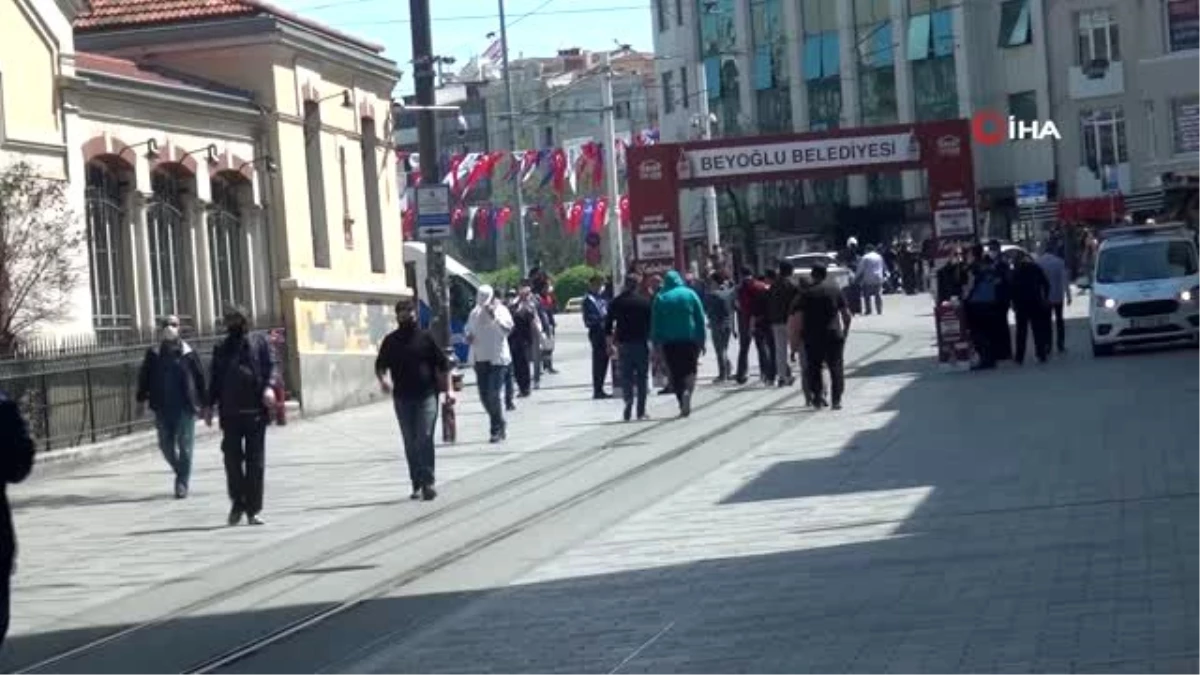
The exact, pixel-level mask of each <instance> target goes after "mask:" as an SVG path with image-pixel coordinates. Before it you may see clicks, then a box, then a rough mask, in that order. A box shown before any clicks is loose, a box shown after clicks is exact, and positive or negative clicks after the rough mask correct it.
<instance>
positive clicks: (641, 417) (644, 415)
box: [638, 412, 650, 422]
mask: <svg viewBox="0 0 1200 675" xmlns="http://www.w3.org/2000/svg"><path fill="white" fill-rule="evenodd" d="M649 419H650V415H649V414H647V413H644V412H640V413H638V421H639V422H645V421H647V420H649Z"/></svg>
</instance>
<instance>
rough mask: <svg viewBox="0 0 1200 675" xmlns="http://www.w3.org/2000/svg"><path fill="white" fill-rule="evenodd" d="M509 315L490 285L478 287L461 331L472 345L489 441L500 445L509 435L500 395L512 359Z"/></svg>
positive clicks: (510, 318) (476, 380) (476, 379)
mask: <svg viewBox="0 0 1200 675" xmlns="http://www.w3.org/2000/svg"><path fill="white" fill-rule="evenodd" d="M512 329H513V319H512V314H511V313H510V312H509V311H508V308H506V307H505V306H504V303H502V302H500V301H499V300H498V299H497V298H496V292H495V291H494V290H493V289H492V287H491V286H480V287H479V291H478V293H477V294H476V296H475V309H472V310H471V315H470V316H469V317H468V318H467V325H466V328H465V330H464V332H465V333H466V337H467V344H468V345H470V346H471V362H472V363H474V364H475V386H477V387H478V388H479V398H480V400H481V401H482V402H483V409H484V410H486V411H487V414H488V419H489V422H490V426H491V442H492V443H499V442H500V441H502V440H504V439H505V438H507V436H508V428H507V425H506V423H505V421H504V408H503V407H502V406H501V404H500V392H501V391H502V390H503V389H504V372H505V370H506V369H507V368H508V364H509V363H511V361H512V358H511V355H510V354H509V348H508V334H509V333H510V332H512Z"/></svg>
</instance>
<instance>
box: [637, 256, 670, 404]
mask: <svg viewBox="0 0 1200 675" xmlns="http://www.w3.org/2000/svg"><path fill="white" fill-rule="evenodd" d="M644 283H645V286H646V288H645V291H646V297H648V298H650V304H651V305H653V304H654V299H655V298H657V297H658V294H659V293H660V292H661V291H662V285H663V279H662V275H660V274H650V275H647V276H646V277H645V281H644ZM650 377H651V380H652V383H653V385H654V387H655V388H657V389H658V395H659V396H669V395H671V394H674V393H675V392H674V391H672V390H671V382H670V379H669V378H668V377H667V364H666V363H664V362H663V356H662V350H660V349H658V348H657V347H655V346H654V345H651V346H650Z"/></svg>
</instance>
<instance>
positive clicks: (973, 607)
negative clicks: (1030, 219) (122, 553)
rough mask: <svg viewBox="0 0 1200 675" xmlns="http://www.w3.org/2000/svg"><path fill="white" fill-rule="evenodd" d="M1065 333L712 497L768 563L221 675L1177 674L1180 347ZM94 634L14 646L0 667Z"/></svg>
mask: <svg viewBox="0 0 1200 675" xmlns="http://www.w3.org/2000/svg"><path fill="white" fill-rule="evenodd" d="M1076 336H1077V337H1076V338H1075V339H1073V341H1072V344H1071V348H1072V353H1073V354H1076V355H1075V356H1071V357H1068V358H1066V359H1060V360H1056V361H1055V362H1052V363H1051V364H1048V365H1047V366H1045V367H1029V366H1026V367H1025V368H1023V369H1017V368H1015V367H1008V368H1003V369H1001V370H999V371H995V372H992V373H970V374H968V373H940V372H932V373H927V372H924V371H923V370H921V368H920V367H919V366H918V365H917V364H916V363H913V364H910V370H905V369H904V368H902V367H899V366H897V367H896V369H895V370H894V371H892V372H896V373H907V374H908V375H909V376H911V378H912V379H911V381H910V382H908V383H907V384H906V385H904V386H903V387H902V388H901V389H900V390H899V391H897V392H896V393H895V394H894V395H892V396H891V397H890V398H888V399H887V400H886V401H884V402H883V404H882V405H881V406H880V407H879V408H878V409H877V410H874V411H871V412H869V413H866V414H865V415H864V417H872V418H874V419H876V420H879V421H882V423H881V424H878V425H875V426H873V427H872V425H869V424H864V425H862V426H864V427H868V428H866V429H865V430H862V431H858V432H856V433H852V434H851V437H850V440H849V441H847V442H844V443H841V444H840V448H832V449H830V451H829V456H820V457H814V458H813V459H809V460H803V461H795V460H791V461H783V462H778V463H775V464H773V465H770V466H769V467H768V468H767V469H766V471H764V472H763V473H761V474H760V475H758V476H757V477H755V478H754V479H752V480H751V481H750V482H749V483H747V484H745V485H744V486H743V487H741V488H740V489H738V490H737V491H736V492H735V493H733V494H732V495H730V496H729V497H727V498H725V499H724V500H722V501H721V502H720V504H719V505H717V506H716V507H715V513H716V514H717V515H718V516H720V514H722V513H723V512H731V510H737V509H746V508H748V507H750V508H754V509H764V510H767V512H768V513H769V514H776V516H775V517H774V518H773V519H772V520H770V527H763V526H761V525H760V527H763V534H762V535H761V536H762V537H765V538H767V541H762V542H757V543H762V544H764V546H763V548H771V547H772V546H777V547H778V548H779V549H780V550H775V551H769V552H766V553H762V552H760V553H759V554H757V555H750V554H749V553H748V552H747V551H745V550H737V549H736V548H732V547H730V546H720V545H715V544H714V545H712V546H695V547H693V549H694V550H689V551H682V552H681V551H679V550H675V549H674V548H673V547H670V546H664V547H662V548H667V549H669V553H662V552H661V549H659V550H660V552H659V553H658V554H657V555H659V558H658V560H655V561H653V562H652V563H647V564H646V565H643V566H642V568H640V569H635V570H633V571H622V572H616V573H610V574H597V575H594V576H586V577H575V578H570V579H564V580H559V581H549V582H541V583H534V584H528V585H515V586H508V587H504V588H500V589H496V590H492V591H481V592H467V593H451V594H433V595H423V596H417V597H399V598H384V599H377V600H372V601H368V602H366V603H364V604H363V605H362V606H360V607H358V608H357V609H355V610H354V611H352V612H349V613H347V614H344V615H341V616H339V617H337V618H336V619H334V620H332V621H330V622H328V623H326V624H323V625H322V626H321V627H319V628H318V629H316V630H314V631H313V632H311V633H302V634H300V635H299V636H297V637H296V638H294V639H291V640H289V641H287V642H285V643H283V644H281V645H280V646H279V647H280V648H278V649H272V650H269V651H268V652H266V653H264V654H263V655H261V657H253V658H250V659H248V660H246V661H243V662H240V663H238V664H236V665H235V666H234V667H233V668H232V669H231V670H230V671H228V672H263V673H271V672H280V673H283V672H313V671H316V670H326V671H336V670H347V669H351V668H369V669H371V670H374V671H376V672H389V671H390V672H602V673H608V672H614V671H619V672H770V673H774V672H807V671H812V672H883V671H889V672H1031V671H1033V672H1080V671H1083V672H1196V671H1197V668H1198V667H1200V661H1198V659H1197V634H1198V631H1200V625H1198V621H1197V598H1198V594H1197V549H1196V541H1197V535H1198V532H1197V453H1196V448H1197V445H1198V438H1197V429H1196V410H1197V407H1198V401H1197V396H1196V394H1195V392H1196V381H1197V361H1196V354H1195V351H1194V350H1191V351H1172V352H1162V353H1158V354H1155V355H1153V356H1151V357H1148V358H1136V359H1123V358H1121V357H1120V356H1118V357H1116V358H1113V359H1102V360H1092V359H1091V357H1090V354H1089V355H1088V356H1086V357H1080V356H1078V354H1081V353H1082V348H1085V347H1086V342H1082V343H1081V342H1080V341H1081V340H1086V335H1081V334H1080V333H1079V332H1078V331H1077V332H1076ZM853 393H854V392H853V390H852V391H851V393H850V395H851V396H852V395H853ZM818 415H842V416H844V417H845V418H846V424H847V425H854V424H857V423H858V422H859V421H860V420H858V419H856V418H855V417H854V416H853V414H852V413H851V412H850V411H849V410H847V411H844V412H842V413H830V412H822V413H818ZM806 428H807V427H806V426H800V427H797V438H798V442H800V443H802V442H803V433H804V429H806ZM898 495H908V496H907V497H904V499H910V498H911V500H912V503H911V508H907V507H906V508H897V504H898V503H899V502H900V501H903V500H902V499H900V497H898ZM912 495H916V497H912ZM839 496H842V497H841V499H842V501H839V502H837V503H838V504H840V506H839V507H838V508H837V509H829V510H828V511H827V512H824V513H825V515H824V516H823V517H822V516H821V513H822V512H821V509H822V508H827V507H828V505H829V504H831V503H833V502H832V500H835V499H838V498H839ZM898 500H899V501H898ZM775 507H778V508H779V510H778V511H777V512H776V511H769V509H772V508H775ZM801 516H803V520H804V521H805V524H804V525H803V526H802V524H801V522H797V521H799V520H800V517H801ZM716 522H722V521H720V520H719V518H718V519H716V520H714V523H716ZM712 527H713V528H716V527H718V525H716V524H714V525H712ZM720 534H721V533H720V532H717V533H709V534H708V535H707V536H710V537H711V536H716V535H720ZM783 535H786V537H787V540H786V541H784V542H782V543H777V542H775V541H771V539H772V538H774V539H782V538H784V536H783ZM684 543H686V542H684ZM689 554H690V557H689ZM651 564H653V565H657V566H649V565H651ZM468 606H469V609H468ZM318 609H320V607H318V606H293V607H286V608H280V609H267V610H262V611H256V612H249V613H244V614H236V615H217V616H202V617H195V618H187V619H181V620H177V621H172V622H169V623H167V624H165V625H163V626H161V627H157V628H153V629H150V630H147V631H145V632H143V633H140V634H138V635H137V636H136V639H131V640H129V641H127V642H115V643H113V644H111V645H109V646H108V647H106V648H104V649H102V650H99V651H98V652H96V653H94V654H92V655H89V656H88V657H86V658H80V659H79V660H75V661H70V662H64V663H61V664H58V665H56V666H55V667H54V670H55V671H57V672H98V673H103V672H167V671H171V672H177V671H178V670H180V669H182V668H186V667H188V666H189V665H193V664H194V663H197V662H199V661H202V660H204V659H205V658H207V657H210V656H212V655H213V654H215V653H218V652H219V651H221V650H222V649H223V648H228V647H229V646H230V645H234V644H239V643H242V642H244V641H245V640H248V639H251V638H253V637H254V636H255V635H261V634H263V633H265V632H268V631H270V630H272V629H275V628H278V627H281V626H283V625H286V624H288V623H290V622H292V621H296V620H299V619H301V618H303V617H305V616H307V615H309V614H311V613H312V612H314V611H316V610H318ZM460 610H461V611H460ZM115 628H117V627H108V628H105V629H96V630H92V629H88V630H65V631H56V632H44V633H40V634H30V635H18V636H12V637H10V639H9V642H8V644H6V645H5V651H4V654H3V657H2V658H0V667H4V668H6V669H8V668H11V667H13V666H16V665H19V664H25V663H30V662H33V661H36V660H38V659H41V658H44V657H46V656H48V655H49V654H52V653H55V652H56V651H58V650H61V649H63V648H65V647H67V646H70V645H75V644H79V643H81V642H83V641H86V640H88V639H91V638H95V637H96V636H99V635H101V634H104V633H106V632H110V631H112V630H114V629H115ZM364 646H368V647H365V648H364ZM384 648H386V649H387V652H388V654H389V656H388V657H387V658H385V659H383V660H380V661H374V662H369V663H365V664H364V663H363V662H362V661H361V660H360V659H362V658H363V657H364V656H366V655H368V654H370V653H373V652H378V651H379V650H381V649H384Z"/></svg>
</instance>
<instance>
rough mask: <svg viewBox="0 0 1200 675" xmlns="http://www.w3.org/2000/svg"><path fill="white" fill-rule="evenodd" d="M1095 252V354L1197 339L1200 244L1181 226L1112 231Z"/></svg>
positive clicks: (1143, 227)
mask: <svg viewBox="0 0 1200 675" xmlns="http://www.w3.org/2000/svg"><path fill="white" fill-rule="evenodd" d="M1102 237H1103V241H1102V242H1101V243H1100V248H1099V250H1098V251H1097V253H1096V265H1095V269H1094V272H1093V277H1092V278H1093V280H1094V281H1093V282H1092V294H1091V295H1092V303H1091V312H1090V322H1089V323H1090V324H1091V333H1092V354H1093V355H1095V356H1107V355H1109V354H1111V353H1112V352H1113V351H1114V350H1115V349H1116V348H1117V347H1118V346H1122V345H1130V346H1132V345H1142V344H1155V343H1169V342H1179V341H1192V342H1195V341H1196V340H1197V337H1198V335H1200V331H1198V329H1197V322H1198V319H1200V305H1198V304H1197V302H1198V300H1200V288H1198V287H1197V284H1198V282H1200V277H1198V276H1197V255H1196V244H1195V241H1194V240H1193V238H1192V236H1191V234H1190V233H1188V232H1187V231H1186V230H1184V229H1182V228H1180V227H1178V226H1169V225H1147V226H1142V227H1127V228H1116V229H1111V230H1107V231H1105V232H1103V233H1102Z"/></svg>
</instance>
